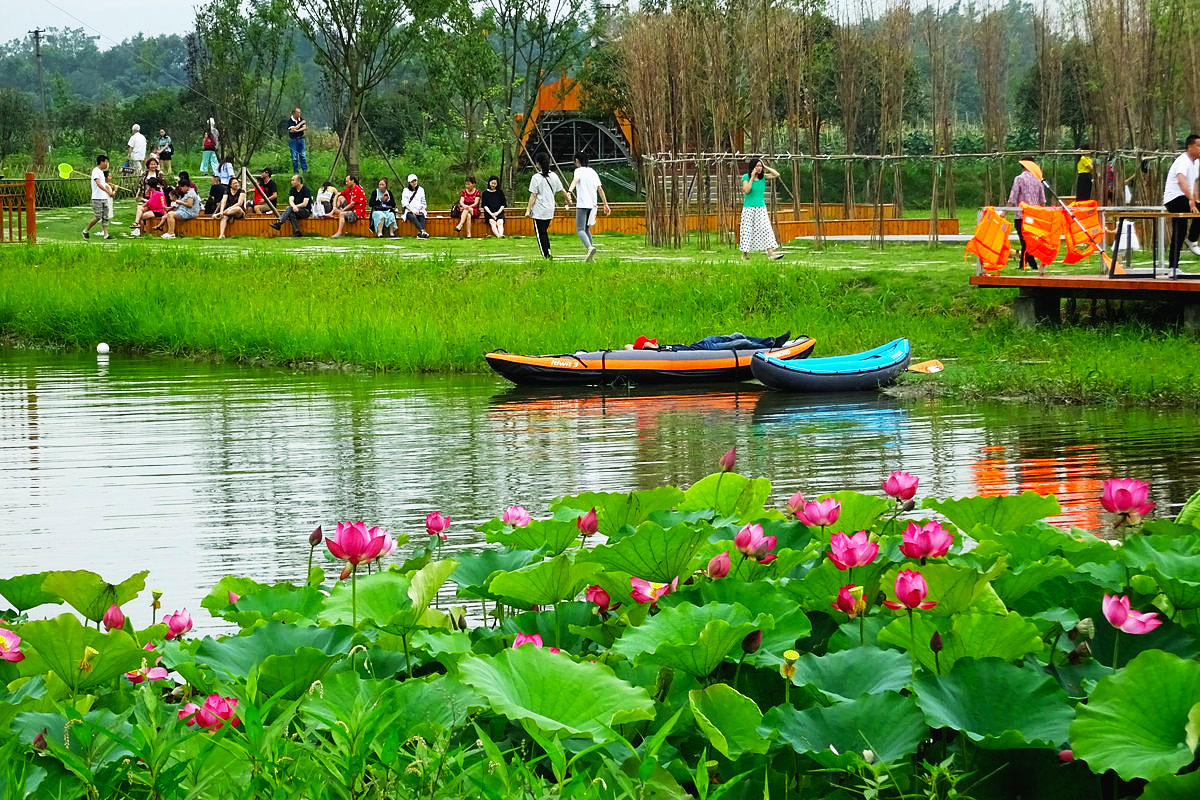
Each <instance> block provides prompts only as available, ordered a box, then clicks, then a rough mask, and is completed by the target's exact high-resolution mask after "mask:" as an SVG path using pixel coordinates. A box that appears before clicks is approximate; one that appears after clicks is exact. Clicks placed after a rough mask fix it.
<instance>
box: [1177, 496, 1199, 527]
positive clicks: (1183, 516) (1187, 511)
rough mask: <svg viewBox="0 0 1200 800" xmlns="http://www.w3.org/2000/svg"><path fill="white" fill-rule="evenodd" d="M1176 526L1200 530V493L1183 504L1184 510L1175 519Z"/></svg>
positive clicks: (1180, 510)
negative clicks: (1187, 526) (1186, 526)
mask: <svg viewBox="0 0 1200 800" xmlns="http://www.w3.org/2000/svg"><path fill="white" fill-rule="evenodd" d="M1175 524H1176V525H1189V526H1191V527H1193V528H1200V492H1196V493H1195V494H1193V495H1192V496H1191V497H1189V498H1188V499H1187V502H1186V503H1184V504H1183V508H1181V509H1179V515H1178V516H1176V517H1175Z"/></svg>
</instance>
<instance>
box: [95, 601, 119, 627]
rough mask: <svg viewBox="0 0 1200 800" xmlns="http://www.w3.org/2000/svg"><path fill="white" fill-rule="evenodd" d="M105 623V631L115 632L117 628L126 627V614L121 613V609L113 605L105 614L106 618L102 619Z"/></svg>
mask: <svg viewBox="0 0 1200 800" xmlns="http://www.w3.org/2000/svg"><path fill="white" fill-rule="evenodd" d="M100 621H101V622H103V623H104V630H106V631H115V630H116V629H117V628H124V627H125V612H123V611H121V607H120V606H119V605H117V604H116V603H113V604H112V605H111V606H109V607H108V610H107V611H105V612H104V616H103V617H102V618H101V619H100Z"/></svg>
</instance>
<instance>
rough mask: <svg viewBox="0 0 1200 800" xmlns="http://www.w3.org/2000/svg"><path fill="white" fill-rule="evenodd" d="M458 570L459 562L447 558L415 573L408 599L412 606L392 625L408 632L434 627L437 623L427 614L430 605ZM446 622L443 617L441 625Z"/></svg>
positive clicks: (393, 621)
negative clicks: (424, 627) (429, 626)
mask: <svg viewBox="0 0 1200 800" xmlns="http://www.w3.org/2000/svg"><path fill="white" fill-rule="evenodd" d="M457 568H458V562H457V561H455V560H454V559H452V558H446V559H443V560H441V561H434V562H433V563H431V564H426V565H425V566H423V567H421V569H419V570H417V571H416V572H414V573H413V574H412V576H411V577H410V581H411V583H410V585H409V587H408V599H409V601H410V603H411V605H409V607H408V608H406V609H404V610H403V611H402V612H401V613H400V614H398V615H396V616H394V617H392V625H393V626H397V627H400V628H404V629H406V630H407V629H409V628H415V627H419V626H422V625H434V624H435V623H434V622H433V621H432V620H430V619H429V617H430V616H431V614H430V613H427V612H428V609H429V605H430V604H431V603H432V602H433V600H434V598H435V597H437V593H438V590H439V589H441V588H442V585H443V584H445V583H446V579H447V578H449V577H450V576H451V575H452V574H453V573H454V570H456V569H457ZM444 620H445V618H444V617H441V620H440V624H444Z"/></svg>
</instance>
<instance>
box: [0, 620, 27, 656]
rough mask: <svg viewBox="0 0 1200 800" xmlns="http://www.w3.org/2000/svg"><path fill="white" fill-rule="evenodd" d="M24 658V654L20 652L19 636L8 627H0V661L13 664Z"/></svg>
mask: <svg viewBox="0 0 1200 800" xmlns="http://www.w3.org/2000/svg"><path fill="white" fill-rule="evenodd" d="M24 660H25V654H24V653H22V652H21V637H20V636H17V635H16V634H15V633H13V632H12V631H10V630H9V629H8V628H0V661H7V662H9V663H10V664H15V663H17V662H18V661H24Z"/></svg>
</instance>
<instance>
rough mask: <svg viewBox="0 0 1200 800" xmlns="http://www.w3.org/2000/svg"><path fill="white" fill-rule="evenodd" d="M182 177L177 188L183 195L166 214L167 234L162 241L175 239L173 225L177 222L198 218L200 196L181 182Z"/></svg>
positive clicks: (188, 185)
mask: <svg viewBox="0 0 1200 800" xmlns="http://www.w3.org/2000/svg"><path fill="white" fill-rule="evenodd" d="M183 180H184V179H183V176H180V179H179V188H180V189H182V190H183V194H181V195H179V197H178V199H176V200H175V201H174V202H173V203H171V210H170V211H168V212H167V216H166V222H167V232H166V233H164V234H163V235H162V238H164V239H174V238H175V223H176V222H178V221H183V220H189V219H195V218H196V217H198V216H200V205H201V202H202V201H201V200H200V195H199V194H198V193H197V192H196V187H195V186H193V185H192V184H191V182H190V181H189V182H188V183H186V184H185V183H184V182H183Z"/></svg>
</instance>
